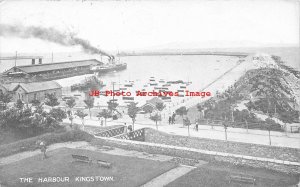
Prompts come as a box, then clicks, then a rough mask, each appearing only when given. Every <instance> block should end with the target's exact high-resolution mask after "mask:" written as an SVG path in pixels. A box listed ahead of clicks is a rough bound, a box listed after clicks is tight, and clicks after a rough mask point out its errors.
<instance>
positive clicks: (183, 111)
mask: <svg viewBox="0 0 300 187" xmlns="http://www.w3.org/2000/svg"><path fill="white" fill-rule="evenodd" d="M175 113H176V114H177V115H179V116H181V118H182V124H183V125H184V120H183V116H184V115H187V113H188V109H186V107H185V106H182V107H180V108H178V109H177V110H176V111H175Z"/></svg>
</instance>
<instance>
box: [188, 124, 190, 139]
mask: <svg viewBox="0 0 300 187" xmlns="http://www.w3.org/2000/svg"><path fill="white" fill-rule="evenodd" d="M188 135H189V136H190V125H188Z"/></svg>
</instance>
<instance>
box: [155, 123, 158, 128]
mask: <svg viewBox="0 0 300 187" xmlns="http://www.w3.org/2000/svg"><path fill="white" fill-rule="evenodd" d="M155 125H156V130H158V126H157V121H155Z"/></svg>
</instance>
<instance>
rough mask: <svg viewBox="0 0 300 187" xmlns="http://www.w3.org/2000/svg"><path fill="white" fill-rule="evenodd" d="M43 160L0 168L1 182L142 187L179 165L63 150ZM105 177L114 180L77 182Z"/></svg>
mask: <svg viewBox="0 0 300 187" xmlns="http://www.w3.org/2000/svg"><path fill="white" fill-rule="evenodd" d="M72 154H77V155H85V156H88V157H89V158H91V159H92V160H93V162H92V164H87V163H81V162H73V159H72V157H71V155H72ZM47 155H48V156H49V157H48V158H47V159H45V160H43V159H42V157H41V155H37V156H34V157H30V158H27V159H24V160H21V161H19V162H15V163H11V164H8V165H5V167H2V168H0V181H2V184H4V185H7V186H20V187H21V186H22V187H23V186H25V185H24V183H23V184H22V183H20V180H19V178H20V177H33V183H32V184H30V185H31V186H41V185H42V186H51V187H53V186H72V187H77V186H78V187H82V186H88V187H89V186H95V187H98V186H110V187H119V186H141V185H142V184H144V183H146V182H148V181H149V180H151V179H153V178H155V177H157V176H159V175H161V174H162V173H165V172H167V171H169V170H170V169H173V168H174V167H176V166H177V165H176V164H175V163H171V162H160V161H154V160H148V159H141V158H136V157H127V156H117V155H110V154H105V153H101V152H96V151H89V150H84V149H69V148H60V149H56V150H53V151H49V152H48V153H47ZM98 159H99V160H105V161H107V162H110V163H112V167H111V168H110V169H106V168H103V167H98V166H97V164H96V163H95V161H96V160H98ZM52 176H60V177H69V178H70V182H69V183H43V184H41V183H37V179H38V178H39V177H52ZM91 176H105V177H113V181H106V182H105V181H103V182H96V181H94V182H93V181H90V182H88V181H86V182H75V177H91Z"/></svg>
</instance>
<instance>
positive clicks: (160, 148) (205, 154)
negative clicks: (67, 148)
mask: <svg viewBox="0 0 300 187" xmlns="http://www.w3.org/2000/svg"><path fill="white" fill-rule="evenodd" d="M92 144H93V145H95V146H99V147H102V146H103V145H106V146H112V147H118V148H121V149H126V150H136V151H141V152H147V153H151V154H163V155H169V156H173V157H181V158H190V159H195V160H205V161H208V162H226V163H230V164H234V165H240V166H248V167H253V168H263V169H269V170H273V171H277V172H283V173H289V174H300V163H299V162H290V161H284V160H277V159H267V158H263V157H253V156H244V155H239V154H230V153H222V152H215V151H207V150H201V149H195V148H187V147H180V146H173V145H165V144H158V143H150V142H138V141H132V140H124V139H115V138H105V137H96V139H95V140H94V141H93V142H92Z"/></svg>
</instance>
